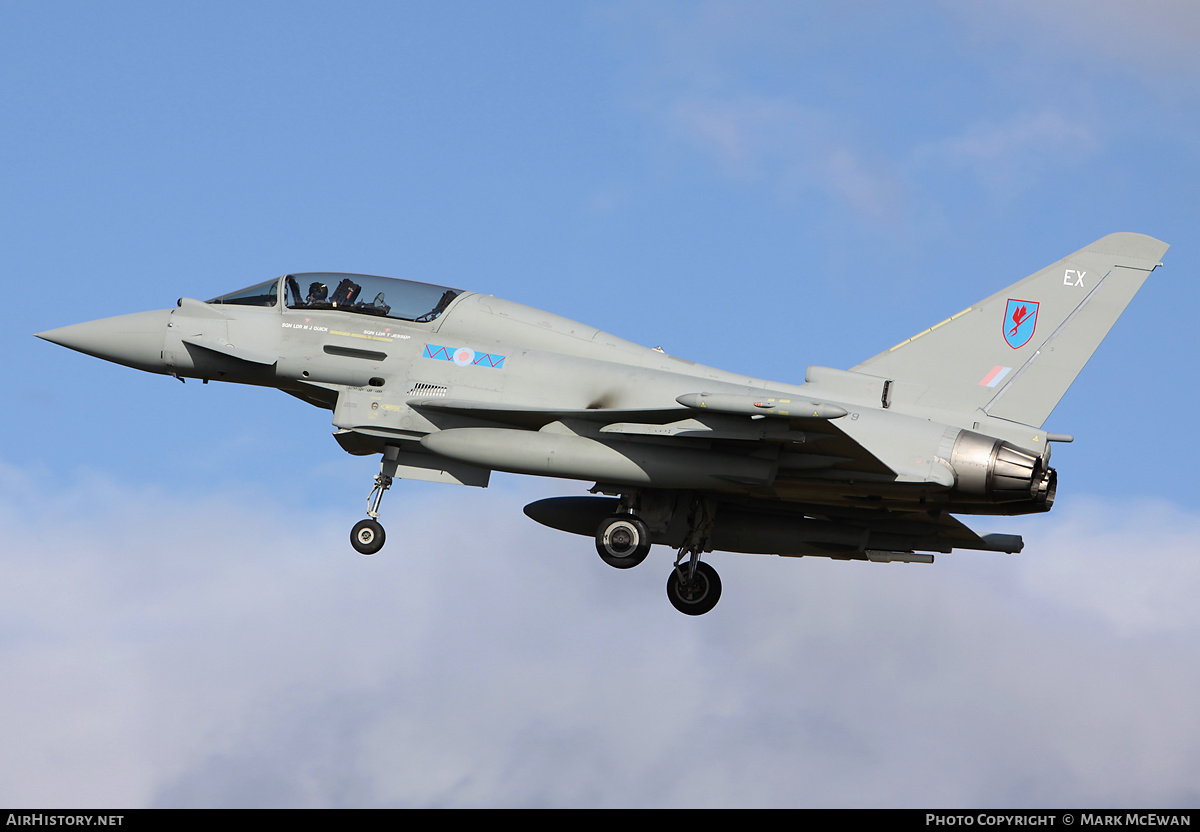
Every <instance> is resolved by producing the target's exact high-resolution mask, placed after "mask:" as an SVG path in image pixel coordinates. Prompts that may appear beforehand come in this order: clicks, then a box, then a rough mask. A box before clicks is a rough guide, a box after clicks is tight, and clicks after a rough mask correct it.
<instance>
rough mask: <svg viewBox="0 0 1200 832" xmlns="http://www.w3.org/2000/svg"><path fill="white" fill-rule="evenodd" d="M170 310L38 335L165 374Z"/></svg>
mask: <svg viewBox="0 0 1200 832" xmlns="http://www.w3.org/2000/svg"><path fill="white" fill-rule="evenodd" d="M170 318H171V310H170V309H157V310H155V311H153V312H135V313H134V314H132V315H118V316H117V317H115V318H101V319H100V320H98V321H88V322H87V323H83V324H73V325H72V326H64V327H59V328H58V329H51V330H47V331H46V332H39V333H37V337H38V338H41V339H43V340H45V341H49V342H50V343H52V344H58V345H59V346H62V347H67V348H69V349H73V350H78V351H79V352H82V353H87V354H88V355H94V356H96V358H103V359H104V360H105V361H113V362H115V363H117V364H124V365H125V366H127V367H135V368H137V369H139V370H146V371H147V372H151V373H165V372H166V371H167V365H166V364H165V363H164V362H163V354H162V353H163V339H164V337H165V336H166V331H167V321H168V320H170Z"/></svg>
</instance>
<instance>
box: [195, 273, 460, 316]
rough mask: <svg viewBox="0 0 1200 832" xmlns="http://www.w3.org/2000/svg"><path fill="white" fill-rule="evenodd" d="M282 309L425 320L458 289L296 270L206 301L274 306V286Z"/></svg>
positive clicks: (439, 308)
mask: <svg viewBox="0 0 1200 832" xmlns="http://www.w3.org/2000/svg"><path fill="white" fill-rule="evenodd" d="M281 285H282V287H283V293H284V299H285V301H284V302H285V303H286V305H287V308H288V309H322V310H324V309H328V310H336V311H339V312H355V313H358V314H360V315H374V316H376V317H382V318H395V319H397V320H401V321H416V322H418V323H425V322H428V321H432V320H434V319H435V318H437V317H438V316H439V315H441V314H442V312H444V311H445V309H446V307H447V306H449V305H450V302H451V301H452V300H454V299H455V298H456V297H458V295H459V294H460V293H461V290H460V289H450V288H448V287H446V286H435V285H433V284H432V283H418V282H416V281H415V280H401V279H399V278H395V277H376V276H375V275H369V274H342V273H340V272H299V273H297V274H287V275H284V276H283V277H280V278H276V279H275V280H268V281H267V282H265V283H259V284H256V285H254V286H250V287H248V288H246V289H240V290H238V291H236V292H230V293H229V294H227V295H221V296H220V297H217V298H213V299H212V300H210V301H208V303H217V304H230V305H234V306H275V305H276V304H278V303H279V291H280V286H281Z"/></svg>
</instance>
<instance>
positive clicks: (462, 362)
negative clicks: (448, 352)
mask: <svg viewBox="0 0 1200 832" xmlns="http://www.w3.org/2000/svg"><path fill="white" fill-rule="evenodd" d="M451 360H452V361H453V362H454V363H455V364H457V365H458V366H460V367H466V366H468V365H470V364H474V363H475V350H469V349H467V348H466V347H459V348H458V349H456V350H455V351H454V357H453V358H452V359H451Z"/></svg>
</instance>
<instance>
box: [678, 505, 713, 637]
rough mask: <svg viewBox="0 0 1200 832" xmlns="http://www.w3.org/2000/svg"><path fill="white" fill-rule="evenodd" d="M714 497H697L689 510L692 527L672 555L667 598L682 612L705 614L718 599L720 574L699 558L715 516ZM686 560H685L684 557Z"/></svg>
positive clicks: (689, 524)
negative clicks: (673, 556)
mask: <svg viewBox="0 0 1200 832" xmlns="http://www.w3.org/2000/svg"><path fill="white" fill-rule="evenodd" d="M716 508H717V507H716V501H715V500H713V499H712V498H709V497H696V498H695V499H694V500H693V501H692V506H691V510H690V511H689V513H688V526H689V528H690V529H691V531H689V532H688V536H687V538H686V539H685V540H684V543H683V545H682V546H680V547H679V554H678V555H676V556H675V568H674V569H673V570H672V572H671V575H670V576H669V577H668V578H667V598H668V599H670V601H671V605H672V606H673V607H675V609H677V610H679V611H680V612H681V613H684V614H685V615H704V613H706V612H708V611H709V610H711V609H712V608H713V607H715V606H716V605H717V601H719V600H721V578H720V576H719V575H717V570H715V569H713V568H712V567H711V566H709V565H708V564H707V563H704V562H702V561H701V560H700V555H701V553H703V552H704V551H705V550H706V549H708V538H709V535H710V534H711V532H712V527H713V523H714V521H715V520H716ZM685 558H686V559H687V563H684V559H685Z"/></svg>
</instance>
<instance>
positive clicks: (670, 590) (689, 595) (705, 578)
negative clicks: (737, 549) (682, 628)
mask: <svg viewBox="0 0 1200 832" xmlns="http://www.w3.org/2000/svg"><path fill="white" fill-rule="evenodd" d="M680 569H684V570H686V569H687V567H686V566H681V567H679V569H672V570H671V577H669V578H667V598H669V599H671V606H673V607H675V609H677V610H679V611H680V612H681V613H683V614H684V615H704V613H706V612H708V611H709V610H711V609H712V608H713V607H715V606H716V605H717V601H719V600H721V578H720V576H719V575H717V570H715V569H713V568H712V567H711V566H709V565H708V564H707V563H704V562H703V561H701V562H700V563H698V564H696V577H695V578H694V579H693V581H692V584H691V586H688V585H686V584H685V583H684V582H683V581H682V580H680V578H679V571H680Z"/></svg>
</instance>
